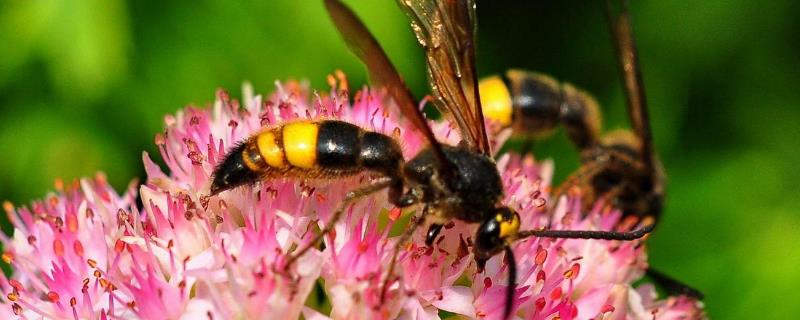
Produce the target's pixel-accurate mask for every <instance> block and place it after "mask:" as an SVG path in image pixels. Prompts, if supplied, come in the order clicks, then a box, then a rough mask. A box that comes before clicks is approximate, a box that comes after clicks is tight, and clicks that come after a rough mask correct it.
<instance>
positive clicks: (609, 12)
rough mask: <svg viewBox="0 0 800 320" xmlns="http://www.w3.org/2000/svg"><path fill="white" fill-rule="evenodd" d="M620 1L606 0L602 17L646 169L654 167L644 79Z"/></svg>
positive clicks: (624, 6) (625, 7)
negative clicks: (611, 43) (612, 45)
mask: <svg viewBox="0 0 800 320" xmlns="http://www.w3.org/2000/svg"><path fill="white" fill-rule="evenodd" d="M620 2H621V4H620V7H619V8H615V7H614V5H612V3H611V0H606V8H605V9H606V10H605V11H606V19H607V20H608V26H609V29H610V30H609V31H610V33H611V39H612V41H613V44H614V50H615V51H616V56H617V64H618V66H619V69H620V73H622V78H623V79H622V80H623V84H624V86H625V99H626V102H627V106H628V116H629V117H630V120H631V124H632V126H633V130H634V132H635V133H636V136H637V137H638V138H639V140H641V143H642V150H641V153H642V154H641V155H642V160H643V162H644V163H645V165H646V166H647V167H648V168H649V169H650V170H656V169H655V166H654V161H655V159H654V154H653V152H654V150H653V134H652V131H651V129H650V115H649V114H648V113H649V112H648V110H647V98H646V97H645V90H644V80H643V79H642V70H641V68H640V66H639V57H638V54H637V51H636V42H635V41H634V39H633V28H632V27H631V20H630V14H629V13H628V1H627V0H620Z"/></svg>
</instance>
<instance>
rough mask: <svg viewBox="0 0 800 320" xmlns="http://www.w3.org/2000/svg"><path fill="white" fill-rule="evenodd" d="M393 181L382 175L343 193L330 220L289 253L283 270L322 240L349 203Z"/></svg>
mask: <svg viewBox="0 0 800 320" xmlns="http://www.w3.org/2000/svg"><path fill="white" fill-rule="evenodd" d="M394 183H395V181H394V179H392V178H389V177H384V178H380V179H377V180H375V181H373V182H371V183H370V184H368V185H366V186H363V187H361V188H359V189H356V190H353V191H350V192H348V193H347V195H345V197H344V200H342V204H341V205H339V208H338V209H336V211H335V212H334V213H333V216H332V217H331V218H330V220H328V222H327V223H325V227H324V228H322V230H321V231H320V232H319V234H317V235H316V236H314V239H312V240H311V242H309V243H308V245H306V246H305V247H303V248H302V249H300V250H297V251H295V252H294V253H293V254H292V255H290V256H289V257H288V258H287V259H286V262H285V263H284V265H283V270H284V271H287V270H289V269H290V268H291V266H292V264H294V263H295V262H296V261H297V259H299V258H300V257H302V256H303V255H304V254H306V252H308V250H311V248H314V247H316V246H317V245H319V243H320V242H321V241H322V239H323V238H324V237H325V235H327V234H328V233H330V232H331V231H332V230H333V228H334V226H335V225H336V222H337V221H339V219H340V218H341V217H342V213H344V211H345V209H347V207H348V206H349V205H350V204H352V203H353V202H356V201H358V200H360V199H361V198H364V197H366V196H368V195H371V194H373V193H375V192H377V191H380V190H382V189H384V188H387V187H389V186H391V185H393V184H394Z"/></svg>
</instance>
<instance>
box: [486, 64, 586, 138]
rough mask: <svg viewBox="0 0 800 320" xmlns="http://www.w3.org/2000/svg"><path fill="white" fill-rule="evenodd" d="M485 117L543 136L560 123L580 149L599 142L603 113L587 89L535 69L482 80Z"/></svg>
mask: <svg viewBox="0 0 800 320" xmlns="http://www.w3.org/2000/svg"><path fill="white" fill-rule="evenodd" d="M479 86H480V93H481V105H482V106H483V109H484V116H485V117H486V118H489V119H493V120H495V121H498V122H500V123H501V124H502V125H504V126H510V127H513V128H514V132H515V133H516V134H520V135H528V136H533V137H544V136H547V135H549V134H550V133H551V132H552V131H553V129H555V128H556V126H557V125H558V124H559V123H563V124H564V127H565V128H566V130H567V135H568V136H569V138H570V140H572V141H573V142H574V143H575V144H576V145H577V146H578V148H579V149H584V148H586V147H588V146H590V145H591V144H593V143H595V142H596V141H597V138H598V135H599V131H600V115H599V112H598V107H597V103H596V102H595V101H594V99H593V98H592V97H591V96H589V95H588V94H586V93H585V92H583V91H581V90H579V89H577V88H575V87H573V86H572V85H570V84H567V83H559V82H558V81H556V80H555V79H553V78H551V77H549V76H547V75H544V74H541V73H536V72H527V71H520V70H509V71H508V72H507V73H506V74H505V75H504V76H503V77H500V76H493V77H489V78H486V79H483V80H481V82H480V84H479Z"/></svg>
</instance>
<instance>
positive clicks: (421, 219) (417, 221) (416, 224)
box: [380, 205, 428, 304]
mask: <svg viewBox="0 0 800 320" xmlns="http://www.w3.org/2000/svg"><path fill="white" fill-rule="evenodd" d="M427 216H428V206H427V205H426V206H425V207H423V208H422V214H420V215H419V217H416V219H413V220H412V222H411V225H409V226H408V229H406V231H405V232H403V235H401V236H400V239H398V240H397V242H396V243H395V245H394V252H392V260H390V261H389V270H388V272H387V273H386V279H384V280H383V284H382V285H381V298H380V302H381V304H382V303H383V302H384V300H385V298H386V290H388V288H389V282H390V281H391V280H392V278H393V277H394V265H395V264H396V262H397V256H398V255H399V254H400V249H402V248H403V245H404V244H405V243H406V241H408V239H410V238H411V235H413V234H414V231H415V230H417V228H419V226H421V225H422V224H423V223H425V218H427Z"/></svg>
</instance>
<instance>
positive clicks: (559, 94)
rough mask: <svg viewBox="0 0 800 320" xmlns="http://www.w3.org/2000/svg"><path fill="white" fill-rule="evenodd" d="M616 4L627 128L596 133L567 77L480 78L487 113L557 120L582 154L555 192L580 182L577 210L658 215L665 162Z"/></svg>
mask: <svg viewBox="0 0 800 320" xmlns="http://www.w3.org/2000/svg"><path fill="white" fill-rule="evenodd" d="M620 2H621V6H620V8H615V6H614V5H613V4H612V3H611V1H610V0H606V6H605V9H606V10H605V13H606V19H607V21H608V24H609V31H610V33H611V35H612V41H613V45H614V48H615V51H616V57H617V63H618V65H619V70H620V73H621V74H622V79H623V85H624V90H625V98H626V101H627V113H628V117H629V119H630V122H631V123H632V124H633V132H631V131H627V130H618V131H613V132H610V133H607V134H605V135H602V136H601V117H600V111H599V107H598V105H597V102H596V101H595V99H594V98H593V97H591V96H590V95H589V94H587V93H586V92H584V91H583V90H580V89H578V88H575V87H574V86H572V85H571V84H568V83H563V84H559V83H558V81H556V80H555V79H553V78H551V77H549V76H547V75H544V74H540V73H535V72H526V71H521V70H510V71H508V72H507V73H506V74H505V76H503V77H500V76H492V77H488V78H485V79H482V80H481V81H480V83H479V86H480V93H481V99H482V101H481V102H482V104H483V105H484V106H488V108H486V109H487V112H486V116H487V118H489V119H492V120H495V121H497V122H498V123H501V124H502V125H503V126H505V127H510V128H513V132H514V134H516V135H520V136H525V137H527V138H542V137H546V136H547V135H549V134H550V133H552V131H553V130H554V129H555V127H556V126H557V125H558V124H562V125H563V126H564V129H565V130H566V133H567V136H568V137H569V139H570V141H571V142H572V143H573V144H574V145H575V147H577V149H578V151H579V152H580V155H581V162H582V166H581V167H580V168H579V169H578V170H577V171H576V172H574V173H573V174H572V175H570V177H569V178H567V180H566V182H565V183H564V184H562V185H561V186H560V187H559V188H558V190H557V191H556V192H555V195H556V196H560V195H563V194H565V193H566V192H567V191H568V190H569V189H570V188H572V187H574V186H579V187H580V190H581V200H582V201H581V203H582V204H583V205H584V210H588V209H589V206H591V205H593V204H594V203H596V202H597V201H598V200H605V201H606V202H609V203H610V204H611V206H613V207H614V208H619V209H620V210H622V213H623V216H624V217H626V218H627V219H628V220H629V222H631V221H632V222H637V221H644V223H646V224H651V223H652V224H654V223H656V222H657V221H658V219H659V217H660V215H661V211H662V206H663V201H664V194H665V184H666V176H665V174H664V168H663V166H662V165H661V162H660V161H659V159H658V157H657V155H656V153H655V150H654V148H653V139H652V132H651V130H650V119H649V115H648V114H649V112H648V109H647V99H646V98H645V90H644V81H643V79H642V74H641V68H640V66H639V59H638V54H637V50H636V43H635V41H634V38H633V30H632V27H631V22H630V17H629V10H628V1H627V0H623V1H620ZM647 273H648V275H649V276H650V277H651V278H653V279H654V280H656V281H657V282H658V283H659V284H661V285H662V286H663V287H664V288H665V289H667V290H668V291H670V292H671V293H674V294H687V295H690V296H692V297H695V298H702V293H700V292H699V291H698V290H696V289H693V288H690V287H689V286H687V285H684V284H682V283H680V282H678V281H677V280H674V279H671V278H669V277H667V276H666V275H663V274H661V273H660V272H658V271H655V270H653V269H648V271H647Z"/></svg>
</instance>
